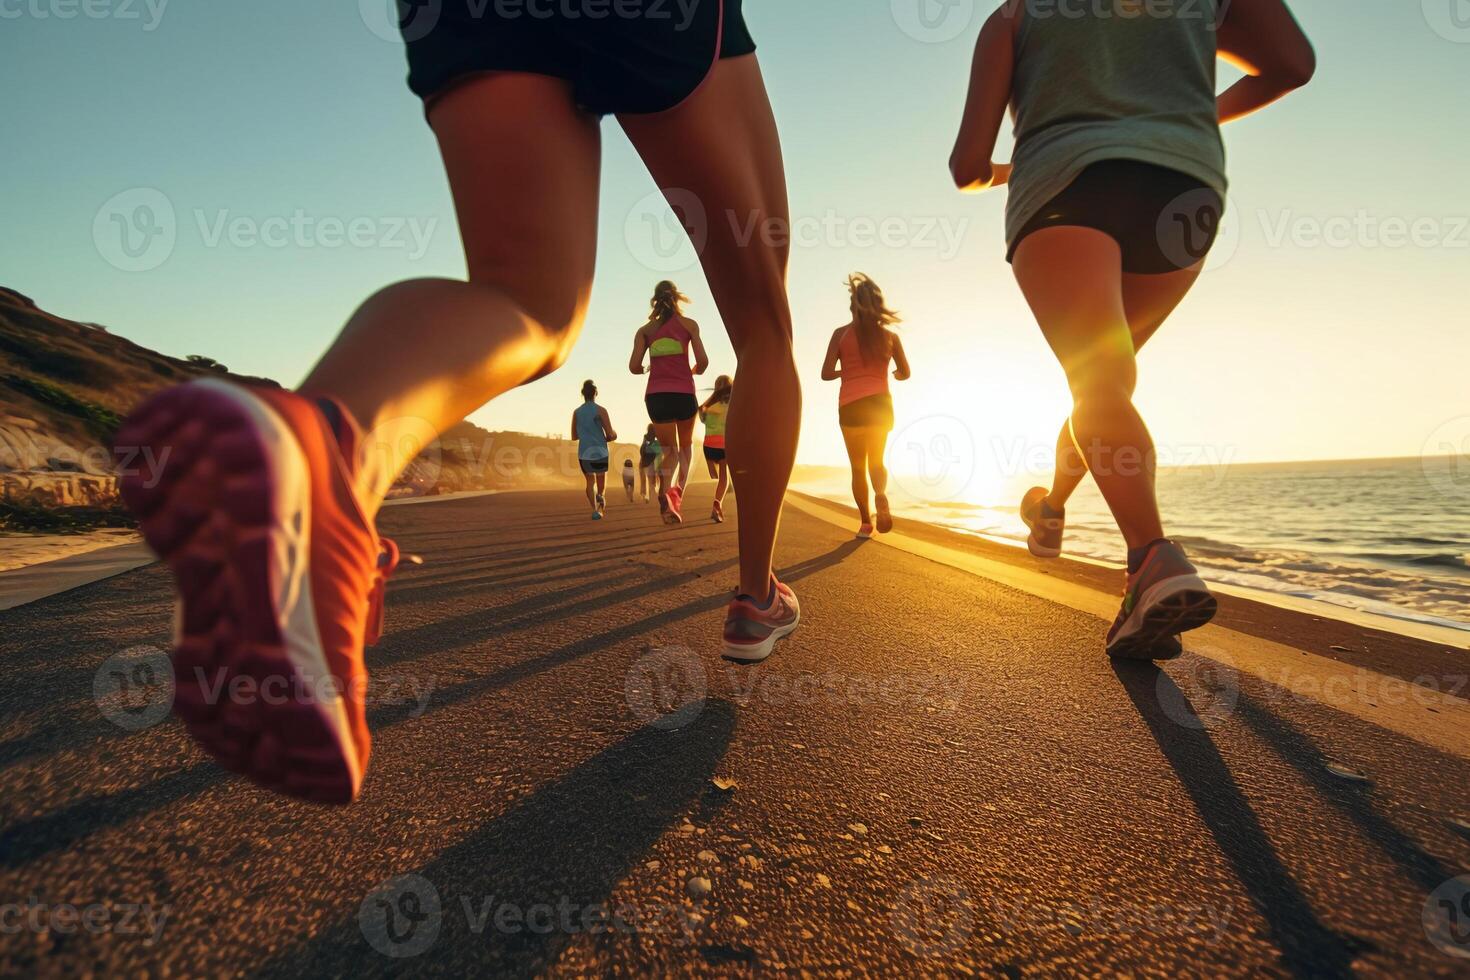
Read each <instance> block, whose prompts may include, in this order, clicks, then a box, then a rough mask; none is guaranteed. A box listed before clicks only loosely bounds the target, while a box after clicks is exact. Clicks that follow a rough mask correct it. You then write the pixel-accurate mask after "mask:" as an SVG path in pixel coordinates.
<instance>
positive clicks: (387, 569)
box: [364, 538, 424, 646]
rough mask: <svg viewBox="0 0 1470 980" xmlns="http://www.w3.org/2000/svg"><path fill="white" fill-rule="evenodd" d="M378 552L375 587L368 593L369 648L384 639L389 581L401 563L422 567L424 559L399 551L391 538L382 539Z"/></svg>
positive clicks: (367, 641)
mask: <svg viewBox="0 0 1470 980" xmlns="http://www.w3.org/2000/svg"><path fill="white" fill-rule="evenodd" d="M379 546H380V548H381V549H382V550H381V551H379V552H378V568H377V573H376V574H375V575H374V576H373V587H372V590H371V591H370V592H368V617H367V636H366V637H365V639H364V642H365V643H366V645H367V646H373V645H374V644H376V643H377V642H378V641H379V640H380V639H382V638H383V620H384V615H385V607H386V605H387V596H388V579H390V578H392V577H393V573H394V572H396V571H397V570H398V566H399V564H400V563H401V562H405V561H406V562H408V563H409V564H410V565H422V564H423V563H424V560H423V558H421V557H419V556H418V555H406V554H404V553H403V552H401V551H399V550H398V544H397V542H395V541H393V540H392V539H391V538H381V539H380V540H379Z"/></svg>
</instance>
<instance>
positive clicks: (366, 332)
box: [302, 74, 601, 511]
mask: <svg viewBox="0 0 1470 980" xmlns="http://www.w3.org/2000/svg"><path fill="white" fill-rule="evenodd" d="M430 123H431V125H432V126H433V129H434V132H435V134H436V135H437V137H438V139H439V146H440V150H441V152H442V154H443V158H444V165H445V169H446V171H447V172H448V175H449V182H450V186H451V188H452V189H453V192H454V201H455V209H456V211H457V212H458V216H459V224H460V233H461V237H462V238H463V239H464V244H465V254H466V260H467V265H468V269H469V282H456V281H451V280H444V279H422V280H415V281H412V282H403V283H399V284H397V285H394V286H389V287H388V288H387V289H384V290H383V291H381V292H379V293H378V294H377V295H375V296H373V297H372V298H371V299H369V300H368V301H367V302H366V303H364V304H363V306H362V307H361V308H360V309H359V310H358V311H357V312H356V313H355V314H354V315H353V317H352V319H351V320H350V321H349V322H348V324H347V326H346V328H345V329H344V330H343V331H342V334H341V336H340V337H338V339H337V342H336V343H335V344H333V346H332V348H331V349H330V350H329V351H328V352H327V353H326V355H325V356H324V357H323V358H322V360H321V362H320V363H319V364H317V366H316V368H315V369H314V370H313V371H312V372H311V374H310V376H309V377H308V378H307V379H306V381H305V382H304V383H303V384H302V391H303V392H304V393H307V394H310V395H331V396H334V397H336V398H338V399H340V400H341V401H342V402H343V404H345V405H346V406H347V409H348V410H349V411H350V412H351V413H352V414H353V415H354V416H355V417H356V419H357V420H358V422H360V423H361V424H362V426H363V427H364V429H366V430H367V431H368V434H369V437H368V439H367V443H366V446H365V449H364V456H363V459H362V460H361V462H362V469H361V473H360V476H359V492H360V495H361V496H362V498H363V503H364V505H365V506H367V507H368V508H369V510H370V511H371V510H374V509H376V507H377V505H378V504H379V503H380V502H381V500H382V499H383V496H384V495H385V494H386V493H387V491H388V488H389V487H390V486H391V485H392V483H393V480H394V479H395V478H396V477H397V475H398V473H399V472H400V471H401V470H402V469H403V467H404V466H405V465H407V463H408V462H409V461H410V460H412V459H413V457H414V456H415V455H417V454H418V452H419V450H420V449H421V448H422V447H423V446H424V445H425V444H427V443H428V442H430V441H432V440H433V439H434V438H436V437H437V436H438V435H439V434H440V433H442V432H443V431H444V430H445V429H447V428H449V427H450V426H451V425H454V424H455V423H457V422H459V421H460V420H461V419H463V418H464V417H465V416H466V415H468V414H469V413H470V412H472V411H474V410H475V409H476V408H478V407H479V406H481V405H483V404H484V403H485V402H487V401H489V400H490V399H491V398H494V397H495V396H496V395H499V394H501V393H503V392H505V391H508V390H510V389H511V388H514V387H516V386H517V385H521V384H525V383H526V382H527V381H530V380H532V379H533V378H537V377H540V376H541V375H544V374H547V373H549V372H550V371H552V370H555V369H556V368H557V367H558V366H559V365H560V364H561V363H562V361H563V360H564V359H565V357H566V355H567V353H568V352H569V351H570V350H571V346H572V344H573V342H574V341H575V340H576V337H577V333H578V331H579V330H580V329H581V325H582V319H583V316H584V314H585V312H586V307H587V298H588V293H589V291H590V288H591V283H592V271H593V265H594V256H595V252H596V246H597V195H598V170H599V167H600V156H601V140H600V136H599V133H598V128H597V122H596V120H595V119H594V118H593V117H592V116H590V115H588V114H586V113H584V112H582V111H581V110H579V109H577V108H576V106H575V104H574V102H573V100H572V96H571V93H570V90H569V87H568V86H567V85H566V84H565V83H564V82H561V81H559V80H556V79H552V78H547V77H543V76H538V75H521V74H496V75H489V76H485V77H483V78H480V79H476V80H475V81H471V82H466V83H464V84H463V85H460V86H458V87H457V88H456V89H455V90H454V91H453V92H451V93H449V94H448V95H446V96H445V97H444V98H443V100H441V101H440V102H439V103H437V104H436V105H435V107H434V111H433V115H432V116H431V118H430Z"/></svg>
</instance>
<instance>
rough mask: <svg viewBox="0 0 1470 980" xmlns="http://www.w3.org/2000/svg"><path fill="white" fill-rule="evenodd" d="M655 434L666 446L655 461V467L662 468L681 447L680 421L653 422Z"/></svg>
mask: <svg viewBox="0 0 1470 980" xmlns="http://www.w3.org/2000/svg"><path fill="white" fill-rule="evenodd" d="M653 431H654V434H655V435H657V436H658V441H659V444H660V445H661V446H663V447H664V451H663V454H662V455H661V456H659V458H658V459H657V460H656V461H655V462H654V464H653V465H654V468H655V469H659V468H662V467H663V465H664V464H665V463H667V462H668V461H669V460H670V459H672V458H673V457H674V453H676V452H677V451H678V449H679V423H677V422H655V423H653Z"/></svg>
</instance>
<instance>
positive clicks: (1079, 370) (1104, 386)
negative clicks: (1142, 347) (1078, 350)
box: [1067, 356, 1138, 407]
mask: <svg viewBox="0 0 1470 980" xmlns="http://www.w3.org/2000/svg"><path fill="white" fill-rule="evenodd" d="M1137 383H1138V368H1137V365H1136V364H1135V362H1134V360H1133V358H1132V356H1127V357H1124V356H1118V357H1106V358H1103V357H1099V358H1093V359H1091V360H1089V361H1088V362H1087V363H1086V364H1081V365H1076V366H1073V367H1072V368H1070V369H1069V370H1068V371H1067V384H1068V386H1069V387H1070V388H1071V389H1072V402H1073V404H1074V406H1102V407H1105V406H1110V405H1117V404H1121V403H1127V402H1131V401H1132V400H1133V390H1134V388H1135V387H1136V386H1137Z"/></svg>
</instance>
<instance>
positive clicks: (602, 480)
mask: <svg viewBox="0 0 1470 980" xmlns="http://www.w3.org/2000/svg"><path fill="white" fill-rule="evenodd" d="M597 496H599V497H602V498H604V499H606V498H607V474H606V473H599V474H597ZM595 503H596V501H594V504H595Z"/></svg>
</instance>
